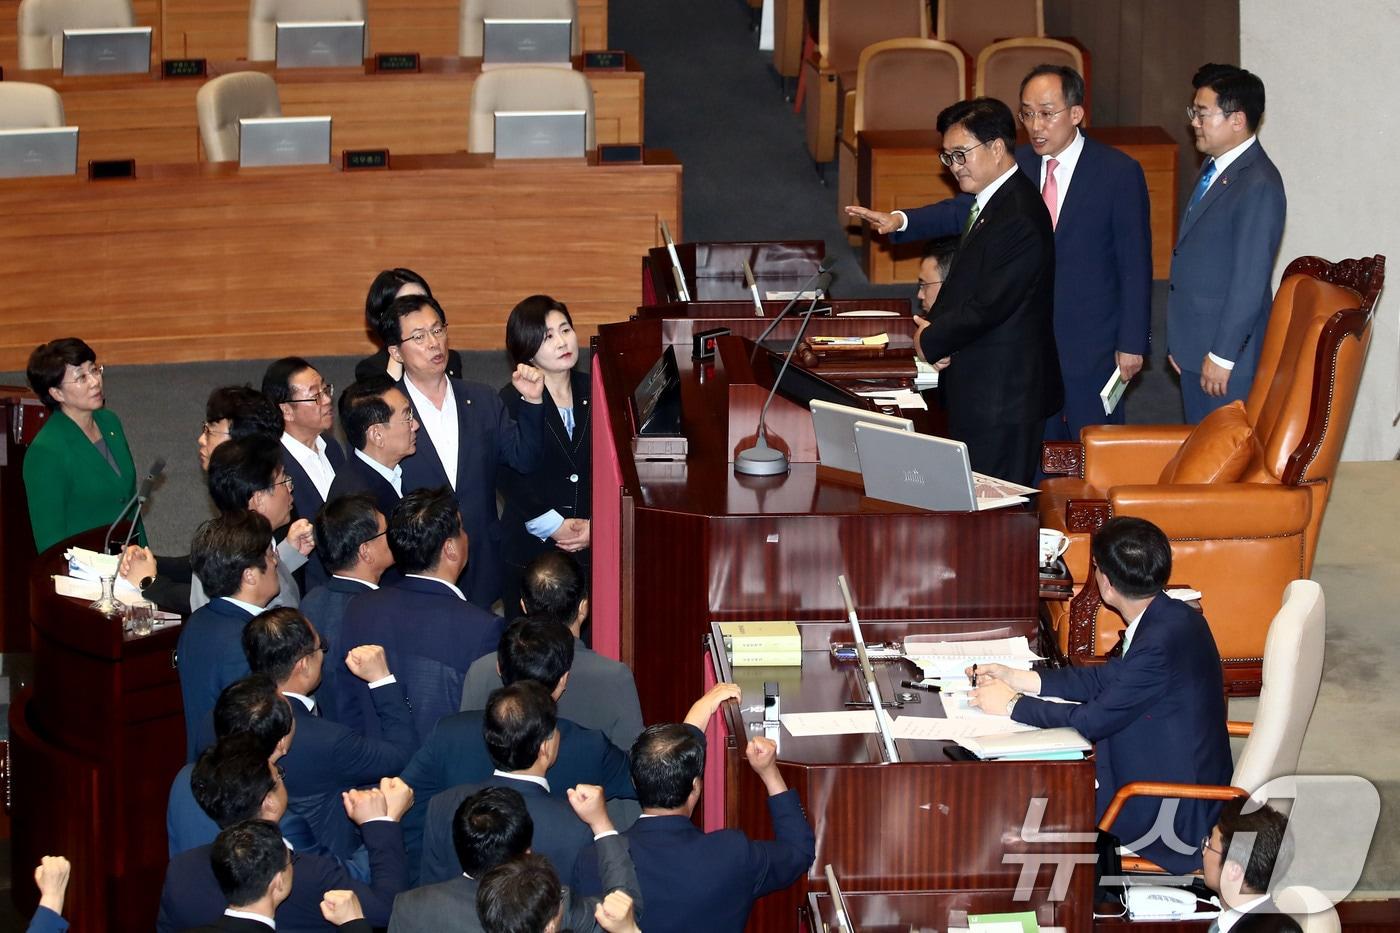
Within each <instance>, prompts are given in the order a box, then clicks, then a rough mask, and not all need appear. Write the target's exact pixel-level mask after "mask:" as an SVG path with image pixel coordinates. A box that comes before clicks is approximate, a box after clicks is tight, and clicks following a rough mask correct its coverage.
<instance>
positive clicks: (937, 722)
mask: <svg viewBox="0 0 1400 933" xmlns="http://www.w3.org/2000/svg"><path fill="white" fill-rule="evenodd" d="M992 718H993V717H988V718H987V719H986V720H979V719H936V718H934V717H932V716H900V717H899V718H898V719H896V720H895V721H894V728H893V729H892V730H891V733H890V734H891V735H893V736H894V737H895V738H896V739H926V740H929V741H943V742H957V741H960V740H962V739H973V738H979V737H981V736H984V735H998V734H1000V733H1003V732H1023V731H1025V730H1026V729H1032V728H1034V727H1033V726H1023V725H1021V724H1020V723H1012V724H1011V725H1012V728H1011V729H1007V728H1006V727H1005V726H1004V725H1002V724H1001V723H998V722H992V721H991V719H992Z"/></svg>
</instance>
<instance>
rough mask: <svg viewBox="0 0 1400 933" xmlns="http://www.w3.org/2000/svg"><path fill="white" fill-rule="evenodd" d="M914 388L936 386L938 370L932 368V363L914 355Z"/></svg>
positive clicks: (932, 387) (931, 387)
mask: <svg viewBox="0 0 1400 933" xmlns="http://www.w3.org/2000/svg"><path fill="white" fill-rule="evenodd" d="M914 388H916V389H936V388H938V370H936V369H934V368H933V366H932V364H929V363H925V362H924V361H923V360H921V359H919V358H918V357H914Z"/></svg>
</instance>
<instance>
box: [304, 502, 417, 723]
mask: <svg viewBox="0 0 1400 933" xmlns="http://www.w3.org/2000/svg"><path fill="white" fill-rule="evenodd" d="M315 527H316V553H317V554H319V555H321V562H322V563H323V564H324V565H325V567H326V569H327V570H328V571H330V574H331V576H330V579H329V580H327V581H326V583H325V584H324V585H322V586H318V587H317V588H316V589H314V590H312V591H311V592H309V593H307V594H306V596H304V597H303V598H302V600H301V607H300V608H301V612H302V615H304V616H306V618H307V620H308V621H310V622H311V624H312V625H314V626H315V627H316V631H318V632H320V633H321V637H322V638H324V639H325V640H326V642H327V643H328V644H332V645H341V644H344V641H343V640H342V638H341V624H342V622H343V620H344V618H345V607H346V606H347V605H349V603H350V600H351V599H353V598H355V597H356V596H359V595H361V594H363V593H369V592H372V591H374V590H377V589H378V588H379V581H380V578H381V577H383V575H384V571H386V570H388V569H389V568H390V567H392V566H393V564H394V555H393V553H392V552H390V550H389V538H388V534H389V523H388V521H387V520H386V519H385V518H384V515H383V513H381V512H380V511H379V509H378V508H376V507H375V504H374V498H373V497H372V496H370V495H369V494H368V493H351V494H348V495H345V496H341V497H339V498H334V499H331V500H330V501H329V502H327V503H326V505H325V506H324V507H323V508H322V509H321V511H320V512H318V513H317V515H316V522H315ZM342 673H344V668H343V666H342V665H340V664H335V663H331V664H325V665H322V667H321V686H320V687H319V688H318V689H317V690H316V704H317V705H318V706H319V707H321V715H322V716H325V717H326V718H328V719H333V720H335V721H336V722H341V721H343V720H344V718H345V717H344V714H343V713H342V712H341V710H340V705H341V704H340V685H339V680H340V676H341V674H342Z"/></svg>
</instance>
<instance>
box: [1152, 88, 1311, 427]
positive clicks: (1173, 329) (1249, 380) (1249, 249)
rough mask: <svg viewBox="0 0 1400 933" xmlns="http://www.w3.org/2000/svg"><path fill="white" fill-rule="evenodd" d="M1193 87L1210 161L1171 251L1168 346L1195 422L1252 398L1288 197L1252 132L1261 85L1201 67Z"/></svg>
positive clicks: (1196, 123) (1195, 123)
mask: <svg viewBox="0 0 1400 933" xmlns="http://www.w3.org/2000/svg"><path fill="white" fill-rule="evenodd" d="M1191 84H1192V86H1193V87H1195V89H1196V96H1195V98H1194V99H1193V100H1192V102H1191V106H1190V107H1187V108H1186V112H1187V116H1188V117H1189V118H1190V120H1191V130H1192V132H1193V133H1195V135H1196V148H1197V149H1199V150H1200V151H1201V152H1204V153H1205V154H1206V156H1207V158H1206V161H1205V164H1204V165H1202V166H1201V174H1200V175H1199V176H1198V177H1197V179H1196V187H1195V189H1194V190H1193V191H1192V194H1191V198H1190V200H1189V201H1187V204H1186V212H1185V213H1184V214H1183V215H1182V217H1181V228H1180V230H1179V232H1178V233H1177V235H1176V248H1175V249H1173V250H1172V272H1171V285H1170V287H1169V290H1168V292H1167V349H1168V351H1169V353H1170V355H1169V357H1168V359H1169V360H1170V361H1171V364H1172V366H1173V367H1174V368H1175V369H1176V370H1177V372H1179V373H1180V374H1181V401H1182V405H1183V407H1184V408H1185V410H1186V421H1187V423H1188V424H1195V423H1196V422H1198V421H1200V420H1201V419H1202V418H1204V417H1205V416H1206V415H1208V414H1210V413H1211V412H1212V411H1214V410H1215V409H1217V408H1219V407H1221V406H1222V405H1228V404H1229V403H1230V402H1233V401H1235V400H1236V399H1244V398H1246V397H1247V396H1248V395H1249V389H1250V386H1251V385H1252V384H1253V382H1254V370H1255V367H1256V366H1257V365H1258V363H1259V351H1260V349H1261V347H1262V344H1263V342H1264V331H1265V330H1266V329H1267V328H1268V325H1269V310H1270V308H1271V307H1272V305H1273V274H1274V260H1275V259H1276V258H1277V257H1278V247H1279V242H1280V241H1281V240H1282V239H1283V220H1284V215H1285V214H1286V213H1287V210H1288V200H1287V198H1286V197H1285V196H1284V193H1283V178H1282V177H1281V176H1280V175H1279V173H1278V169H1277V168H1275V167H1274V163H1273V162H1271V161H1269V157H1268V156H1267V155H1265V154H1264V147H1263V146H1261V145H1260V144H1259V140H1258V138H1257V136H1256V135H1255V134H1256V133H1258V131H1259V121H1260V119H1261V118H1262V117H1263V116H1264V82H1263V81H1261V80H1259V78H1258V76H1257V75H1253V74H1250V73H1249V72H1248V71H1245V70H1244V69H1243V68H1236V67H1235V66H1234V65H1202V66H1201V68H1200V70H1199V71H1197V72H1196V75H1195V77H1193V78H1192V79H1191Z"/></svg>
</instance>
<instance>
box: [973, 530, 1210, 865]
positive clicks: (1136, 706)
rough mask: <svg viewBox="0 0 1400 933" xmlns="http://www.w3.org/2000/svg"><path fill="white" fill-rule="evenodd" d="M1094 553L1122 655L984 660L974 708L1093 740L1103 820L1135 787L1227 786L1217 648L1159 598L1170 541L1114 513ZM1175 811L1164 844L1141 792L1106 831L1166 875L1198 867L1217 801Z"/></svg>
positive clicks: (1189, 614)
mask: <svg viewBox="0 0 1400 933" xmlns="http://www.w3.org/2000/svg"><path fill="white" fill-rule="evenodd" d="M1093 557H1094V562H1095V565H1096V566H1095V569H1094V579H1095V582H1096V583H1097V584H1098V587H1099V592H1100V593H1101V594H1102V595H1103V601H1104V603H1105V604H1106V605H1108V606H1109V607H1111V608H1113V609H1114V610H1116V611H1117V612H1118V614H1119V615H1121V616H1122V617H1123V621H1125V622H1126V623H1128V628H1127V631H1126V632H1125V633H1124V635H1123V652H1122V656H1121V657H1118V658H1113V659H1110V660H1109V661H1108V663H1106V664H1103V665H1093V666H1089V667H1067V668H1061V669H1059V670H1053V671H1041V672H1036V671H1015V670H1011V669H1009V668H1007V667H1005V666H1004V665H1000V664H991V665H983V666H981V667H979V668H978V685H979V686H978V689H977V690H975V691H973V694H972V696H973V700H972V702H973V703H974V704H976V705H978V706H980V707H981V708H982V709H983V710H985V711H986V712H988V713H992V714H996V715H1002V714H1006V715H1010V716H1011V718H1012V719H1014V720H1016V721H1017V722H1020V723H1025V724H1027V725H1032V726H1039V727H1042V728H1045V727H1055V726H1072V727H1073V728H1075V729H1077V730H1079V732H1080V734H1081V735H1083V736H1084V738H1086V739H1088V740H1089V741H1090V742H1093V743H1094V766H1095V771H1096V774H1097V778H1098V793H1097V802H1098V812H1099V814H1100V815H1102V814H1103V812H1104V810H1105V809H1106V808H1107V807H1108V804H1109V801H1111V800H1112V799H1113V795H1114V794H1115V793H1116V792H1117V791H1118V789H1119V788H1120V787H1122V786H1123V785H1125V784H1128V783H1131V782H1133V781H1173V782H1179V783H1186V784H1229V783H1230V776H1231V774H1232V773H1233V771H1234V764H1233V762H1232V761H1231V758H1230V738H1229V736H1228V735H1227V734H1226V731H1225V699H1224V695H1225V694H1224V685H1223V682H1222V679H1221V672H1220V653H1219V652H1218V651H1217V650H1216V647H1215V639H1214V637H1212V636H1211V633H1210V627H1209V626H1208V625H1207V624H1206V620H1205V618H1204V617H1202V615H1201V614H1200V613H1199V612H1197V611H1196V610H1194V609H1192V608H1191V607H1190V606H1188V605H1186V604H1185V603H1183V602H1180V601H1179V600H1175V599H1172V598H1171V597H1170V596H1167V595H1166V594H1165V593H1163V592H1162V587H1163V586H1165V585H1166V582H1167V580H1168V579H1169V578H1170V576H1171V566H1172V557H1171V546H1170V544H1169V543H1168V542H1167V536H1166V535H1164V534H1163V533H1162V531H1161V529H1159V528H1158V527H1157V526H1156V525H1153V524H1152V523H1151V522H1148V521H1144V520H1143V519H1140V518H1130V517H1121V516H1120V517H1118V518H1113V519H1110V520H1109V521H1108V522H1106V523H1105V524H1104V526H1103V528H1102V529H1100V530H1099V532H1098V533H1097V534H1095V535H1094V543H1093ZM1037 694H1039V695H1044V696H1047V697H1059V698H1062V699H1065V700H1070V701H1072V702H1071V703H1050V702H1047V701H1045V700H1041V699H1037V697H1036V695H1037ZM1178 804H1179V805H1178ZM1173 805H1176V806H1175V818H1174V819H1173V820H1172V821H1171V830H1172V831H1171V832H1170V833H1168V834H1167V837H1166V838H1159V836H1158V831H1157V829H1156V826H1157V823H1158V810H1159V806H1158V802H1157V801H1156V800H1154V799H1152V798H1148V797H1135V798H1133V799H1131V800H1129V801H1128V802H1127V804H1126V805H1125V806H1124V807H1123V809H1122V811H1121V812H1120V813H1119V815H1118V819H1117V821H1116V822H1115V823H1114V824H1113V832H1114V834H1115V835H1117V836H1118V838H1119V839H1120V840H1122V842H1123V844H1124V845H1126V846H1127V847H1128V848H1129V849H1131V850H1132V851H1134V852H1136V853H1137V854H1139V855H1142V856H1143V857H1145V858H1149V859H1151V860H1152V861H1154V862H1156V863H1157V864H1158V865H1160V866H1162V867H1163V868H1165V869H1166V870H1167V871H1168V872H1171V873H1172V874H1187V873H1190V872H1192V871H1195V870H1196V869H1198V868H1200V867H1201V850H1200V847H1199V842H1198V840H1199V839H1200V838H1201V837H1202V836H1203V835H1205V834H1206V833H1207V832H1209V830H1210V827H1211V826H1212V825H1214V822H1215V815H1216V812H1217V811H1218V810H1219V804H1218V803H1214V802H1212V801H1208V800H1201V801H1196V800H1182V801H1179V802H1178V801H1172V802H1171V803H1170V804H1167V806H1173Z"/></svg>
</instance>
